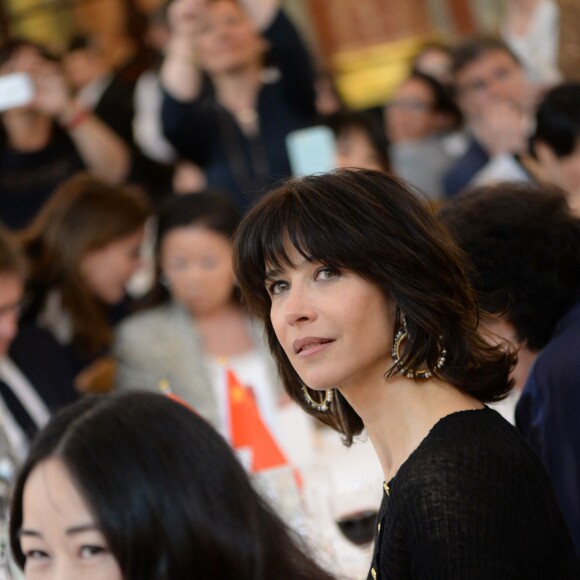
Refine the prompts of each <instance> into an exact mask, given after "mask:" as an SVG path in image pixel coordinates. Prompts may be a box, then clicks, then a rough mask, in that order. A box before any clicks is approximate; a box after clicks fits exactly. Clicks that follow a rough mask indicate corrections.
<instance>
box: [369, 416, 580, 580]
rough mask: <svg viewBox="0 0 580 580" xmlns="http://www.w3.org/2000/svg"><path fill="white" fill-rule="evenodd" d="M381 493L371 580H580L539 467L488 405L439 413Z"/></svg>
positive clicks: (560, 521) (575, 561)
mask: <svg viewBox="0 0 580 580" xmlns="http://www.w3.org/2000/svg"><path fill="white" fill-rule="evenodd" d="M384 489H385V493H384V497H383V502H382V505H381V508H380V511H379V515H378V520H377V522H378V523H377V541H376V545H375V552H374V556H373V561H372V568H371V570H370V572H369V576H368V578H369V579H371V580H374V579H381V580H399V579H403V578H405V579H407V578H413V579H425V580H427V579H428V580H439V579H441V580H455V579H456V580H470V579H477V580H480V579H489V580H504V579H522V580H524V579H525V580H533V579H540V578H541V579H552V578H554V579H556V578H557V579H558V580H567V579H572V578H573V579H580V565H579V563H578V561H577V560H576V557H575V555H574V549H573V547H572V542H571V540H570V536H569V534H568V531H567V529H566V526H565V524H564V520H563V517H562V514H561V512H560V510H559V508H558V506H557V505H556V500H555V499H554V495H553V492H552V489H551V486H550V483H549V481H548V477H547V475H546V473H545V471H544V468H543V467H542V465H541V464H540V462H539V460H538V459H537V458H536V456H535V454H534V453H533V451H532V450H531V448H530V447H529V446H528V444H527V443H526V442H525V441H524V439H523V438H522V437H521V436H520V434H519V433H518V432H517V431H516V429H515V428H514V427H512V426H511V425H510V424H509V423H508V422H507V421H505V420H504V419H503V418H502V417H501V416H500V415H499V414H498V413H496V412H495V411H492V410H491V409H489V408H487V407H486V408H484V409H481V410H475V411H461V412H458V413H453V414H451V415H448V416H447V417H444V418H443V419H441V420H440V421H439V422H438V423H437V424H436V425H435V426H434V427H433V428H432V429H431V431H430V433H429V434H428V435H427V437H426V438H425V439H424V440H423V441H422V443H421V444H420V445H419V447H418V448H417V449H416V450H415V451H414V452H413V453H412V454H411V456H410V457H409V458H408V459H407V461H406V462H405V463H404V464H403V465H402V466H401V467H400V469H399V471H398V472H397V475H396V476H395V477H394V478H393V479H392V480H391V481H390V482H389V483H388V484H385V485H384Z"/></svg>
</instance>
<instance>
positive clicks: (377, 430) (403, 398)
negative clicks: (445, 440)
mask: <svg viewBox="0 0 580 580" xmlns="http://www.w3.org/2000/svg"><path fill="white" fill-rule="evenodd" d="M341 393H342V394H343V395H344V396H345V397H346V399H347V401H348V402H349V404H350V405H351V406H352V407H353V409H354V410H355V411H356V413H357V414H358V415H359V416H360V417H361V419H362V421H363V423H364V425H365V429H366V431H367V433H368V435H369V438H370V439H371V442H372V444H373V447H374V449H375V452H376V453H377V455H378V458H379V461H380V463H381V467H382V469H383V474H384V477H385V481H389V480H390V479H392V477H394V475H396V473H397V471H398V470H399V468H400V467H401V465H402V464H403V463H404V462H405V461H406V460H407V459H408V457H409V456H410V455H411V453H413V451H414V450H415V449H417V447H418V446H419V445H420V443H421V441H423V439H424V438H425V437H426V436H427V435H428V434H429V431H430V430H431V429H432V427H433V426H434V425H435V424H436V423H437V422H438V421H439V420H440V419H441V418H443V417H445V416H447V415H449V414H451V413H454V412H456V411H463V410H468V409H479V408H481V407H482V404H481V403H480V402H479V401H478V400H476V399H474V398H473V397H471V396H469V395H466V394H464V393H462V392H461V391H459V390H457V389H456V388H455V387H453V386H451V385H449V384H446V383H442V382H440V381H437V380H433V379H429V380H418V381H414V380H411V379H407V378H405V377H403V376H402V375H400V374H397V375H395V376H393V377H391V378H388V379H384V378H383V377H382V376H381V377H380V380H378V381H377V382H376V384H375V385H372V384H370V385H369V384H367V385H352V386H349V387H348V388H347V389H342V388H341Z"/></svg>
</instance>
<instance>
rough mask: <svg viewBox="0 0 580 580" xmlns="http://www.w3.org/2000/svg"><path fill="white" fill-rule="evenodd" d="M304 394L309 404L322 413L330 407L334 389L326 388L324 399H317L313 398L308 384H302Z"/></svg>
mask: <svg viewBox="0 0 580 580" xmlns="http://www.w3.org/2000/svg"><path fill="white" fill-rule="evenodd" d="M302 394H303V395H304V400H305V401H306V402H307V403H308V405H309V406H310V407H312V408H313V409H316V410H317V411H320V412H321V413H326V412H327V411H328V410H329V409H330V403H332V401H333V399H334V390H333V389H326V390H325V391H324V399H323V400H322V401H316V400H315V399H313V398H312V395H311V394H310V393H309V392H308V388H307V387H306V385H302Z"/></svg>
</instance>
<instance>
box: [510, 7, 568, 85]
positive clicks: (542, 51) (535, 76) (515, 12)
mask: <svg viewBox="0 0 580 580" xmlns="http://www.w3.org/2000/svg"><path fill="white" fill-rule="evenodd" d="M503 4H504V6H505V14H504V15H503V18H502V26H501V35H502V37H503V39H504V41H505V42H506V44H507V45H508V46H509V47H510V48H511V50H512V51H513V52H514V54H515V55H516V56H517V57H518V59H519V60H520V62H521V63H522V65H523V66H524V69H525V72H526V75H527V76H528V79H529V80H530V82H531V83H532V84H534V85H537V86H539V87H545V86H547V85H551V84H554V83H556V82H558V81H559V80H560V79H561V77H562V75H561V74H560V71H559V70H558V40H559V35H560V22H559V21H560V10H559V8H558V4H557V3H556V2H554V0H505V1H504V2H503Z"/></svg>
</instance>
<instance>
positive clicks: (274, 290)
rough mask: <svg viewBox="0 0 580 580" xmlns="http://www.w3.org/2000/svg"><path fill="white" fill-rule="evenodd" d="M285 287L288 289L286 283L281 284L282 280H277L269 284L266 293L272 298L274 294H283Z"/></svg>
mask: <svg viewBox="0 0 580 580" xmlns="http://www.w3.org/2000/svg"><path fill="white" fill-rule="evenodd" d="M287 287H288V283H287V282H283V281H282V280H277V281H276V282H272V283H271V284H269V285H268V293H269V294H270V295H271V296H274V295H276V294H281V293H282V292H284V290H286V288H287Z"/></svg>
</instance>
